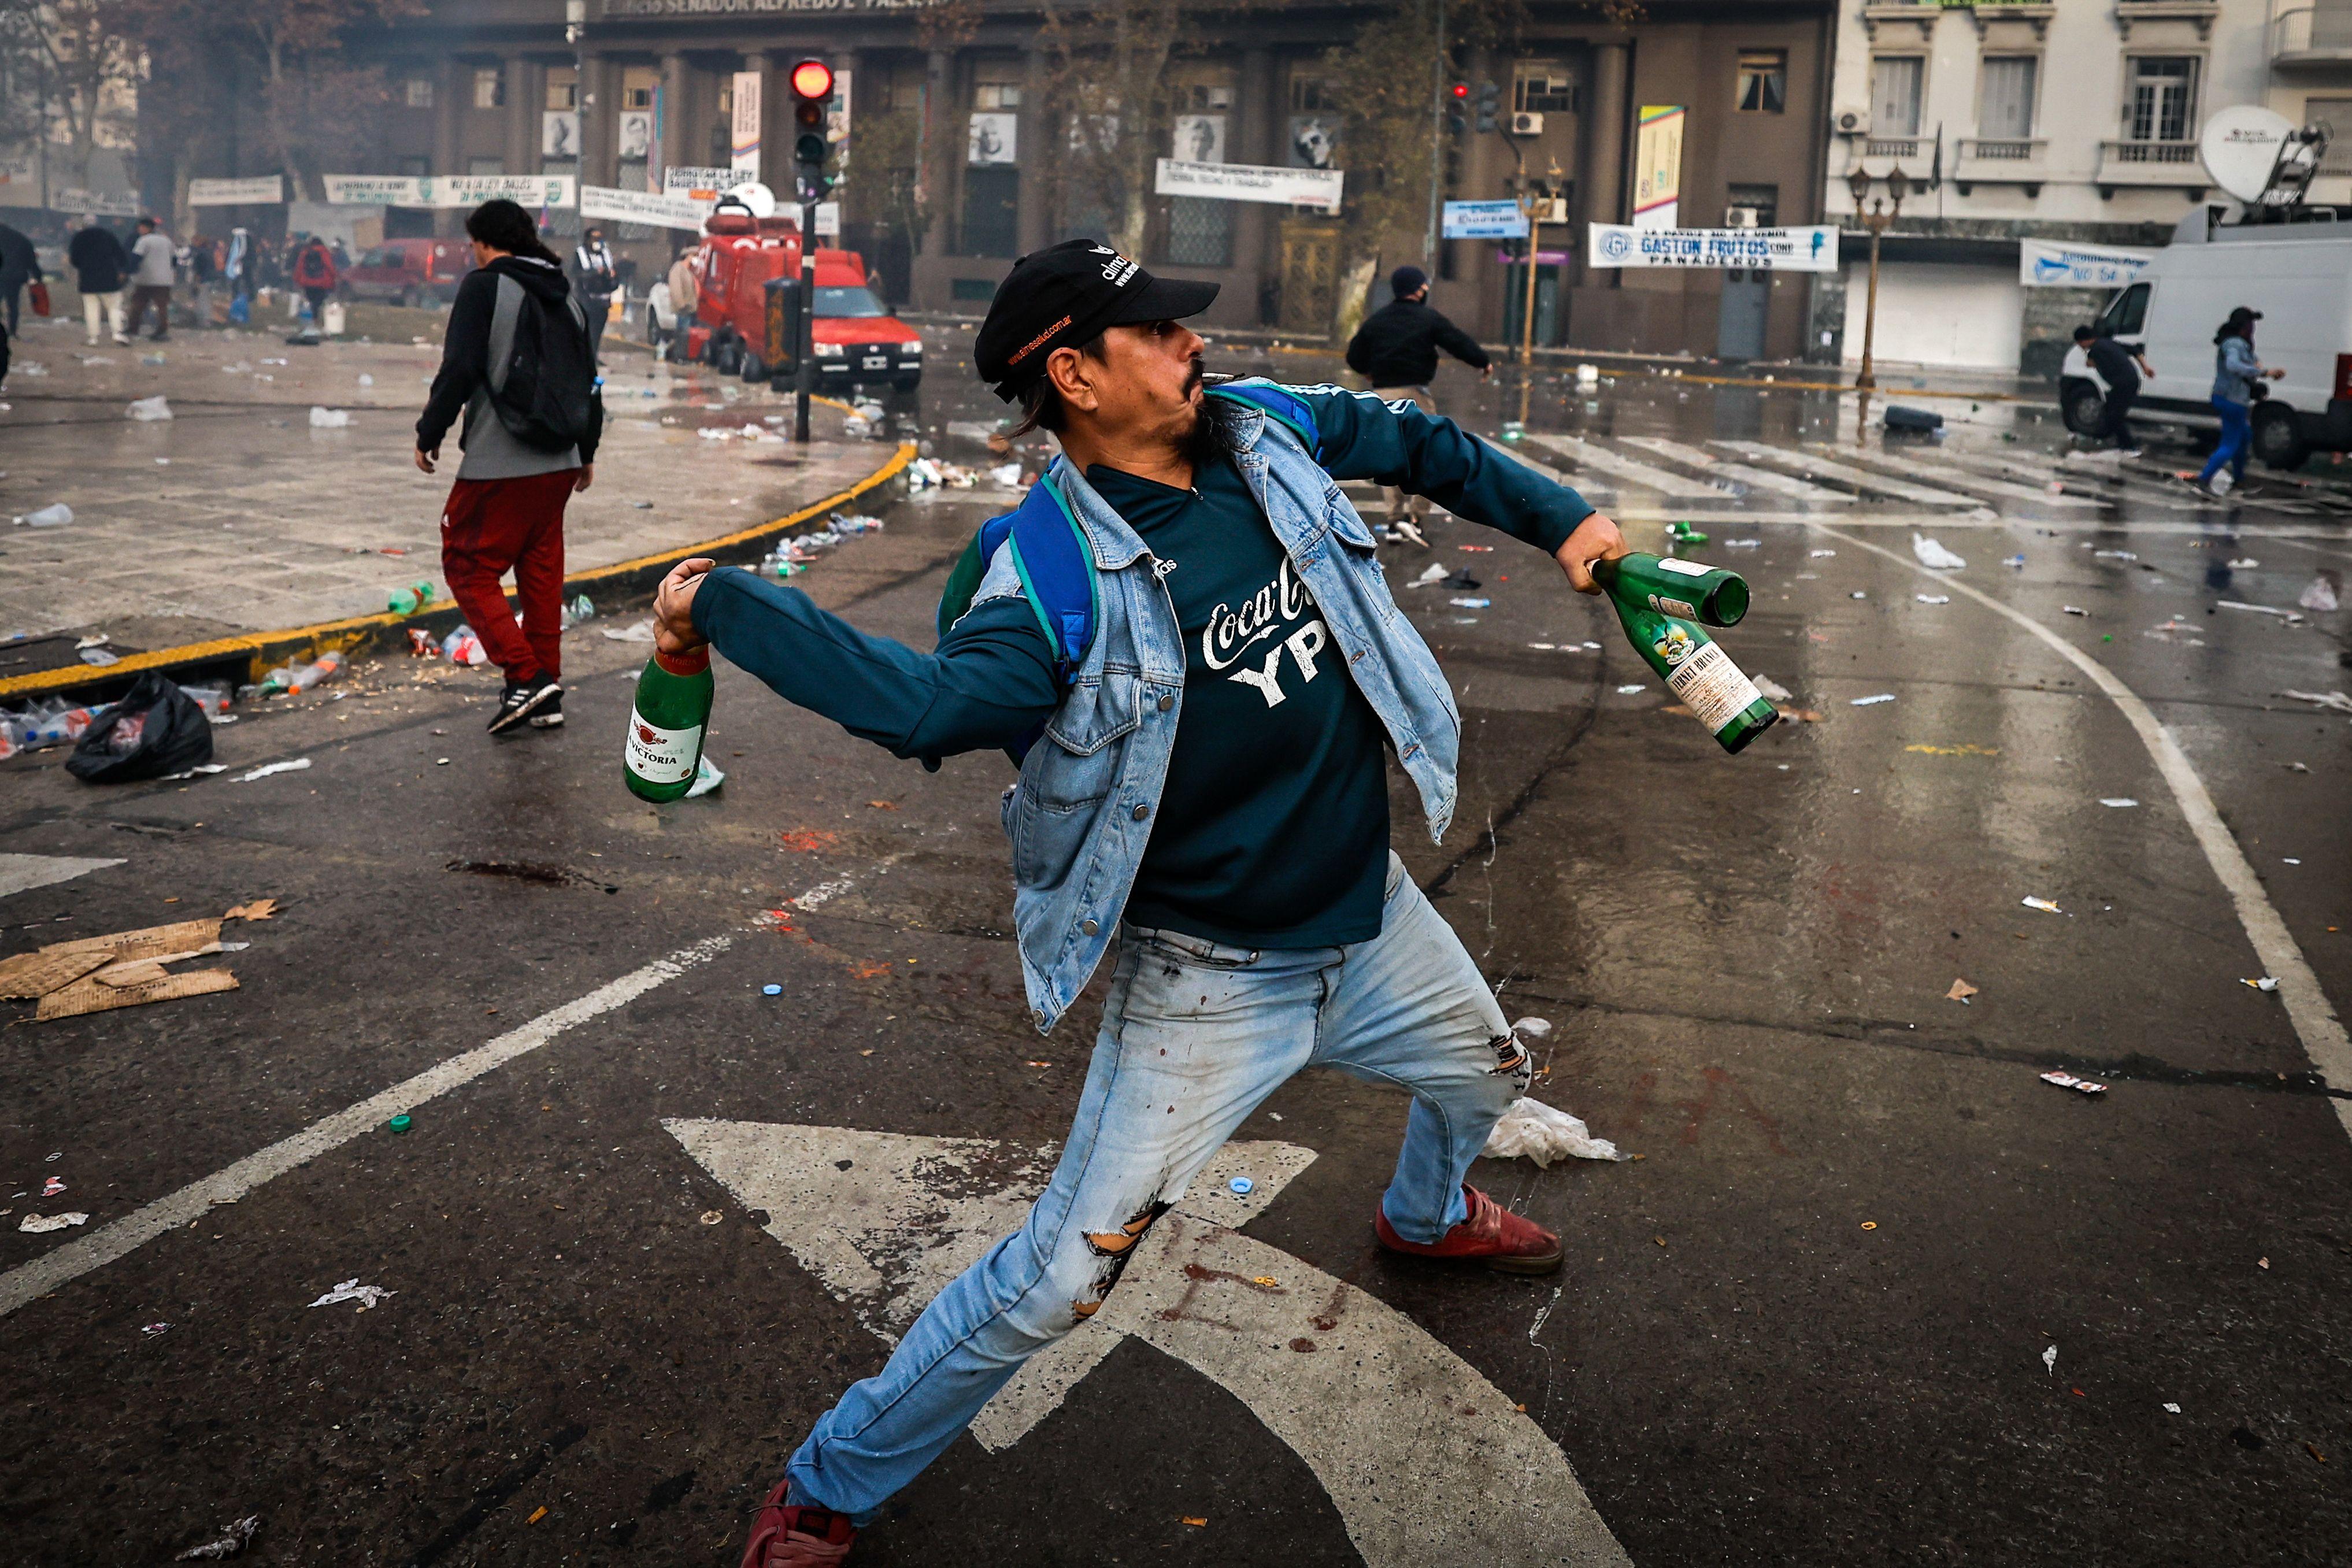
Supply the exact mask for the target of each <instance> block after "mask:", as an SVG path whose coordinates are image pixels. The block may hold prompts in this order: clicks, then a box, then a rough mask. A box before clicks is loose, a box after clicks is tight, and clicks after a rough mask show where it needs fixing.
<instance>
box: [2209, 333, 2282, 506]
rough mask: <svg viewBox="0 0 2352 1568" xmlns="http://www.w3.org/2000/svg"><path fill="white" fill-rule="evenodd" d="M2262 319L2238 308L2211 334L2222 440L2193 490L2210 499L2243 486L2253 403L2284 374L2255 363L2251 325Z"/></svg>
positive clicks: (2216, 400) (2257, 362) (2216, 398)
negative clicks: (2269, 383)
mask: <svg viewBox="0 0 2352 1568" xmlns="http://www.w3.org/2000/svg"><path fill="white" fill-rule="evenodd" d="M2261 319H2263V313H2262V312H2261V311H2259V310H2253V309H2249V308H2247V307H2245V306H2243V305H2241V306H2239V307H2238V308H2236V309H2234V310H2232V311H2231V312H2230V319H2228V320H2226V321H2224V322H2222V323H2221V329H2219V330H2218V331H2216V332H2215V333H2214V334H2213V412H2214V413H2218V414H2220V415H2221V441H2220V442H2219V443H2218V444H2216V445H2215V446H2214V448H2213V455H2212V456H2210V457H2208V458H2207V459H2205V466H2204V468H2203V469H2202V470H2201V471H2200V473H2199V474H2198V476H2197V479H2196V485H2197V487H2198V488H2199V489H2200V490H2202V491H2204V492H2205V493H2206V494H2207V495H2209V496H2226V495H2228V494H2229V493H2230V491H2231V490H2232V489H2233V488H2235V487H2236V486H2239V485H2242V484H2243V483H2245V478H2246V447H2247V444H2248V443H2249V442H2250V441H2251V440H2252V436H2253V413H2254V403H2255V401H2256V400H2257V399H2259V398H2262V397H2263V396H2265V395H2266V394H2267V392H2268V389H2266V388H2265V387H2263V384H2262V383H2263V382H2264V381H2265V380H2268V381H2277V380H2278V379H2279V378H2281V377H2282V376H2284V375H2285V374H2286V372H2285V371H2283V370H2282V371H2273V370H2265V369H2263V363H2262V361H2260V360H2257V359H2255V358H2254V323H2255V322H2257V321H2259V320H2261ZM2223 465H2227V466H2228V467H2229V470H2230V477H2229V478H2228V479H2227V480H2226V481H2223V480H2220V479H2217V478H2216V476H2217V475H2219V474H2220V473H2221V469H2222V467H2223Z"/></svg>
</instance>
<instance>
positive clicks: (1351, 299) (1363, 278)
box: [1323, 0, 1437, 341]
mask: <svg viewBox="0 0 2352 1568" xmlns="http://www.w3.org/2000/svg"><path fill="white" fill-rule="evenodd" d="M1436 37H1437V15H1436V5H1435V0H1404V4H1402V5H1398V6H1396V7H1395V8H1394V9H1392V10H1391V11H1388V12H1386V13H1385V14H1383V15H1381V16H1378V17H1376V18H1375V19H1373V20H1372V21H1370V22H1368V23H1366V24H1365V25H1364V26H1363V28H1362V29H1361V30H1360V31H1359V32H1358V33H1357V35H1356V36H1355V37H1354V38H1352V39H1351V40H1349V42H1348V43H1346V44H1344V45H1341V46H1339V47H1336V48H1333V49H1331V50H1329V51H1328V53H1326V54H1325V56H1324V57H1323V59H1324V66H1325V68H1326V70H1327V71H1328V73H1329V77H1328V79H1329V81H1330V83H1331V85H1332V86H1333V87H1334V88H1335V89H1337V92H1338V97H1339V102H1340V104H1341V105H1342V106H1343V108H1342V110H1341V113H1342V119H1341V121H1340V133H1339V142H1338V145H1337V147H1336V148H1335V150H1334V156H1333V160H1332V161H1333V162H1335V163H1337V164H1338V165H1339V167H1340V168H1342V169H1344V170H1346V171H1347V179H1348V184H1347V194H1346V198H1345V200H1344V202H1343V203H1342V204H1341V207H1340V233H1341V236H1342V237H1341V240H1340V244H1339V278H1338V285H1339V287H1337V289H1336V290H1335V291H1334V300H1333V319H1332V323H1331V330H1332V334H1333V336H1334V337H1335V338H1336V339H1338V340H1340V341H1345V340H1347V339H1349V337H1352V336H1353V335H1354V334H1355V330H1356V327H1357V324H1358V323H1359V322H1360V321H1361V320H1362V319H1363V317H1364V306H1365V302H1366V297H1367V295H1368V294H1369V292H1370V288H1371V284H1372V279H1373V277H1375V276H1377V275H1378V273H1379V271H1380V264H1381V251H1382V249H1383V248H1384V247H1386V246H1391V245H1392V244H1394V243H1396V240H1397V236H1399V235H1402V234H1403V233H1405V232H1407V231H1412V230H1418V229H1420V228H1421V227H1422V220H1423V214H1425V213H1426V211H1427V209H1428V204H1429V180H1430V166H1431V152H1432V145H1433V144H1432V138H1433V136H1435V135H1436V134H1437V100H1436V92H1437V87H1436V82H1435V78H1433V75H1432V74H1431V69H1430V66H1431V57H1432V51H1433V48H1434V47H1435V44H1436ZM1421 248H1422V246H1421V243H1420V239H1419V237H1418V236H1416V237H1415V239H1414V241H1413V243H1412V254H1413V255H1415V256H1419V255H1420V254H1421Z"/></svg>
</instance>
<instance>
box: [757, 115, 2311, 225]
mask: <svg viewBox="0 0 2352 1568" xmlns="http://www.w3.org/2000/svg"><path fill="white" fill-rule="evenodd" d="M2279 123H2280V124H2282V125H2284V124H2285V123H2286V121H2284V120H2280V121H2279ZM2265 172H2268V171H2267V170H2265ZM720 199H721V200H722V201H733V202H738V203H740V204H742V205H743V206H745V207H748V208H749V209H751V215H752V216H753V217H755V218H772V217H774V216H775V215H776V193H775V192H773V191H771V190H770V189H768V187H767V186H765V185H762V184H761V183H760V182H759V181H757V180H746V181H744V182H743V183H741V184H740V185H734V186H730V188H729V189H728V190H727V191H726V192H725V193H723V194H722V195H721V197H720Z"/></svg>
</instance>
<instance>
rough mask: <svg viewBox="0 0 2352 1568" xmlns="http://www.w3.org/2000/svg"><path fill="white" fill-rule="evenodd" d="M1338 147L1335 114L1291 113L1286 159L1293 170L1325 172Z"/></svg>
mask: <svg viewBox="0 0 2352 1568" xmlns="http://www.w3.org/2000/svg"><path fill="white" fill-rule="evenodd" d="M1287 151H1288V152H1289V157H1288V158H1287V160H1286V162H1288V163H1289V164H1290V166H1291V167H1292V168H1294V169H1328V168H1329V167H1331V159H1332V155H1333V154H1334V153H1336V152H1338V151H1339V116H1338V115H1336V114H1294V115H1292V116H1291V117H1290V141H1289V146H1288V149H1287Z"/></svg>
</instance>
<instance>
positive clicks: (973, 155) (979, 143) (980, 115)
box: [964, 110, 1021, 169]
mask: <svg viewBox="0 0 2352 1568" xmlns="http://www.w3.org/2000/svg"><path fill="white" fill-rule="evenodd" d="M1020 124H1021V117H1020V116H1019V115H1017V114H1013V113H1011V112H1009V111H1004V110H977V111H975V112H974V113H973V115H972V117H971V131H969V132H968V133H967V135H966V137H965V141H964V162H967V163H969V164H971V166H972V167H973V168H975V169H985V168H990V167H992V166H994V165H996V164H999V163H1010V162H1013V157H1014V153H1013V148H1014V145H1015V139H1016V136H1017V134H1018V131H1019V128H1020Z"/></svg>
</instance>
